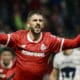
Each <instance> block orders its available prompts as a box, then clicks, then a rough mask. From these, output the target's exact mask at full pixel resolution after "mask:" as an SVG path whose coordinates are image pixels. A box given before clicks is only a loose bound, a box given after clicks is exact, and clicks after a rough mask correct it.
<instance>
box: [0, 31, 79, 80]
mask: <svg viewBox="0 0 80 80" xmlns="http://www.w3.org/2000/svg"><path fill="white" fill-rule="evenodd" d="M77 39H79V41H77V42H80V36H79V38H77ZM68 42H69V43H70V45H68V46H67V45H66V44H67V43H68ZM68 42H67V41H66V40H64V39H62V38H57V37H56V36H53V35H51V34H50V33H49V32H42V33H41V35H40V38H39V39H38V40H37V41H32V40H31V39H30V36H29V32H28V31H26V30H20V31H17V32H14V33H12V34H8V35H7V34H0V43H2V44H6V45H8V46H9V47H13V48H14V50H15V51H16V56H17V57H16V58H17V62H16V71H15V76H14V80H42V78H43V76H44V74H45V73H46V71H47V69H48V59H49V56H50V54H51V53H57V52H59V51H61V50H62V48H68V47H69V48H70V47H71V48H72V47H77V46H78V45H77V42H76V41H75V40H72V41H71V40H70V41H69V40H68ZM71 42H72V43H74V42H76V44H71ZM72 45H73V46H72ZM63 46H64V47H63Z"/></svg>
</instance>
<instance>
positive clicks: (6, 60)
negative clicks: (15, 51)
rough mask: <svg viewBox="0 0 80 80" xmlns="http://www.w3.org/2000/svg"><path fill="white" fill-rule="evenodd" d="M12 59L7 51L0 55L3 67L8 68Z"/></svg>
mask: <svg viewBox="0 0 80 80" xmlns="http://www.w3.org/2000/svg"><path fill="white" fill-rule="evenodd" d="M12 59H13V55H12V54H11V52H9V51H4V52H2V54H1V60H2V61H3V64H4V65H5V66H8V65H9V64H10V61H11V60H12Z"/></svg>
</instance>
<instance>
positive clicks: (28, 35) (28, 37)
mask: <svg viewBox="0 0 80 80" xmlns="http://www.w3.org/2000/svg"><path fill="white" fill-rule="evenodd" d="M27 39H28V41H30V42H33V43H38V42H40V41H41V39H42V32H41V34H40V37H39V39H38V40H36V41H33V40H32V39H31V38H30V34H29V32H28V34H27Z"/></svg>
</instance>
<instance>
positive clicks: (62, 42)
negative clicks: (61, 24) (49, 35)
mask: <svg viewBox="0 0 80 80" xmlns="http://www.w3.org/2000/svg"><path fill="white" fill-rule="evenodd" d="M63 44H64V38H63V39H62V41H61V46H60V50H59V51H60V52H61V51H62V48H63Z"/></svg>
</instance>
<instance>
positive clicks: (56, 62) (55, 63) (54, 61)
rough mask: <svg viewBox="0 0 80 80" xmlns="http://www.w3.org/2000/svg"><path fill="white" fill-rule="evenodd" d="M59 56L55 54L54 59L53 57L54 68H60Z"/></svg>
mask: <svg viewBox="0 0 80 80" xmlns="http://www.w3.org/2000/svg"><path fill="white" fill-rule="evenodd" d="M58 60H59V59H58V56H57V55H55V57H54V59H53V68H56V69H59V62H58Z"/></svg>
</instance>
